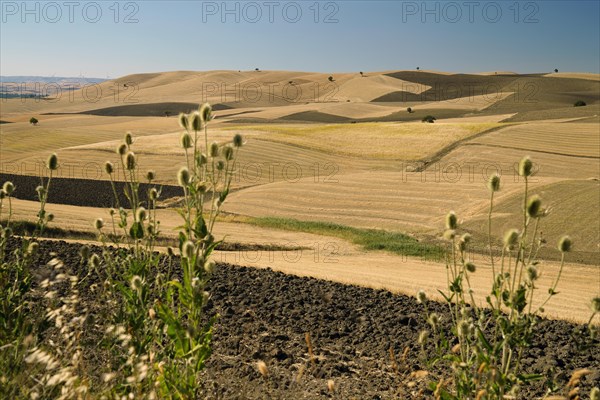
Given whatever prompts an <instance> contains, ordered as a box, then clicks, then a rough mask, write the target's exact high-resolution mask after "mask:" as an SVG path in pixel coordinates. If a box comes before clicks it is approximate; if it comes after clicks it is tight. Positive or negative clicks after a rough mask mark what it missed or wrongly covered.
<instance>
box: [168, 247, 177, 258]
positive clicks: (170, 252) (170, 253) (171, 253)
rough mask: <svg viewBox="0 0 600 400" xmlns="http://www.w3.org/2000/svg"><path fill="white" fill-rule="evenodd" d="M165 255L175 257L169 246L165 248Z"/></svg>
mask: <svg viewBox="0 0 600 400" xmlns="http://www.w3.org/2000/svg"><path fill="white" fill-rule="evenodd" d="M167 255H168V256H169V257H173V256H174V255H175V251H174V250H173V248H172V247H171V246H169V247H167Z"/></svg>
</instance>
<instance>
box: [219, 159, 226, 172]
mask: <svg viewBox="0 0 600 400" xmlns="http://www.w3.org/2000/svg"><path fill="white" fill-rule="evenodd" d="M224 169H225V161H223V160H219V161H217V171H223V170H224Z"/></svg>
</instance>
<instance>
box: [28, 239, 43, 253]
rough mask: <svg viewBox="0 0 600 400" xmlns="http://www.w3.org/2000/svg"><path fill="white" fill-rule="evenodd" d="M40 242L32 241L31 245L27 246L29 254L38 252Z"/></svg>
mask: <svg viewBox="0 0 600 400" xmlns="http://www.w3.org/2000/svg"><path fill="white" fill-rule="evenodd" d="M39 247H40V244H39V243H38V242H31V243H29V246H27V254H35V253H37V251H38V249H39Z"/></svg>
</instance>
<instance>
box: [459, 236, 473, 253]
mask: <svg viewBox="0 0 600 400" xmlns="http://www.w3.org/2000/svg"><path fill="white" fill-rule="evenodd" d="M470 242H471V234H470V233H465V234H463V235H462V236H461V237H460V240H459V241H458V248H459V249H460V251H465V250H466V249H467V245H468V244H469V243H470Z"/></svg>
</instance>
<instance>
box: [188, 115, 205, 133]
mask: <svg viewBox="0 0 600 400" xmlns="http://www.w3.org/2000/svg"><path fill="white" fill-rule="evenodd" d="M188 120H189V122H190V127H191V128H192V129H193V130H195V131H199V130H201V129H202V117H201V116H200V113H199V112H198V111H194V112H193V113H191V114H190V115H189V116H188Z"/></svg>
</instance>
